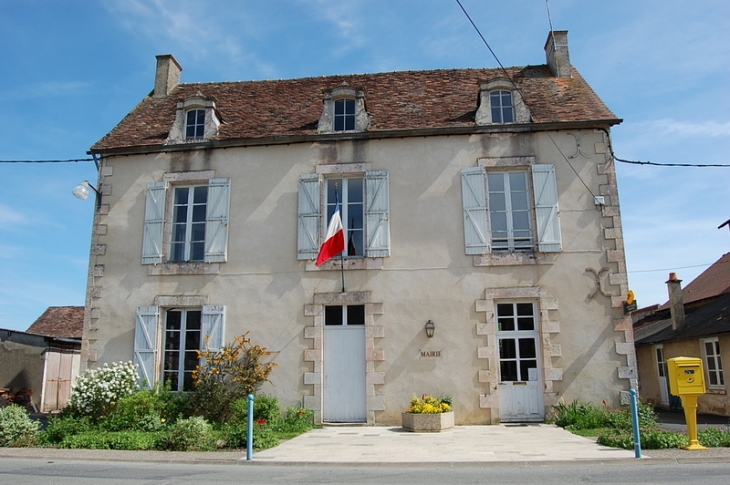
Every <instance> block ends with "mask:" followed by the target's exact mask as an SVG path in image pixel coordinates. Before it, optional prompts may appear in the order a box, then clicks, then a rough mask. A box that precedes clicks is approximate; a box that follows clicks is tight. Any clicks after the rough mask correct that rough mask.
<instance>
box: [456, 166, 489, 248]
mask: <svg viewBox="0 0 730 485" xmlns="http://www.w3.org/2000/svg"><path fill="white" fill-rule="evenodd" d="M486 179H487V175H486V172H485V171H484V169H483V168H481V167H469V168H463V169H462V170H461V198H462V205H463V208H464V243H465V248H466V254H486V253H488V252H489V239H488V235H489V233H488V232H487V194H486V191H487V189H486V187H487V184H486Z"/></svg>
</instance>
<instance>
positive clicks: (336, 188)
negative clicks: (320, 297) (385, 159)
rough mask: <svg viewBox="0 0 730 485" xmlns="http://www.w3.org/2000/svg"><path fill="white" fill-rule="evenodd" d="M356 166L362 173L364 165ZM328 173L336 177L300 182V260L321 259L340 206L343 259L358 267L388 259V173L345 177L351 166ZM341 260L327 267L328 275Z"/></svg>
mask: <svg viewBox="0 0 730 485" xmlns="http://www.w3.org/2000/svg"><path fill="white" fill-rule="evenodd" d="M352 165H357V166H358V167H356V168H362V165H363V164H352ZM320 167H322V166H320ZM320 167H318V169H319V168H320ZM324 167H330V168H332V170H333V172H330V173H326V174H323V173H318V174H311V175H302V176H301V177H300V178H299V208H298V213H299V217H298V221H299V222H298V231H297V258H298V259H300V260H314V259H316V257H317V254H318V252H319V248H320V245H321V244H322V241H323V239H324V235H325V232H326V229H327V225H328V224H329V220H330V218H331V217H332V215H333V214H334V211H335V207H336V205H337V204H338V203H339V205H340V215H341V218H342V226H343V228H344V230H345V238H346V240H347V241H346V242H347V244H346V249H345V251H344V252H343V256H344V257H345V258H347V259H350V260H355V261H357V260H360V261H362V260H364V259H365V258H382V257H385V256H388V255H389V254H390V221H389V219H390V216H389V211H390V209H389V200H388V172H385V171H369V170H365V171H363V172H360V173H357V172H345V170H347V168H346V167H347V164H340V165H333V166H324ZM323 170H324V171H327V170H328V169H327V168H324V169H323ZM325 175H326V177H325ZM339 260H340V258H339V257H335V258H332V259H331V260H330V261H331V263H330V262H327V263H325V265H323V266H322V267H323V268H325V269H326V268H327V267H328V265H330V266H331V265H337V264H339V263H338V261H339ZM355 264H356V265H357V263H355ZM354 267H356V266H348V268H354ZM363 267H364V266H363Z"/></svg>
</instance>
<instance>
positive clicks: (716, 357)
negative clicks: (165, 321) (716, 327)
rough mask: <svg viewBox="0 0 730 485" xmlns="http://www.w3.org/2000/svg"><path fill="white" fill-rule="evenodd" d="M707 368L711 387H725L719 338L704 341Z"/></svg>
mask: <svg viewBox="0 0 730 485" xmlns="http://www.w3.org/2000/svg"><path fill="white" fill-rule="evenodd" d="M702 344H703V345H704V349H703V350H704V354H705V367H706V368H707V370H706V373H707V382H708V384H709V387H724V386H725V377H724V375H723V372H722V358H721V357H720V342H719V340H718V339H717V337H714V338H708V339H703V340H702Z"/></svg>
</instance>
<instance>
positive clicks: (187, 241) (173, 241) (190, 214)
mask: <svg viewBox="0 0 730 485" xmlns="http://www.w3.org/2000/svg"><path fill="white" fill-rule="evenodd" d="M201 188H205V189H206V191H205V192H206V195H205V203H201V202H196V201H195V197H196V192H197V191H198V189H201ZM172 189H173V190H172V216H171V220H170V226H171V230H172V237H171V238H170V249H169V252H168V255H169V256H168V259H169V261H174V262H176V263H187V262H191V261H199V262H202V261H204V259H205V240H206V238H205V225H206V219H205V218H204V219H202V220H199V221H195V220H193V218H194V216H195V208H196V207H200V206H203V205H204V206H205V209H206V213H207V208H208V190H207V189H208V186H207V185H200V184H195V185H176V186H174V187H173V188H172ZM182 189H187V190H188V195H187V200H186V201H185V202H184V203H182V204H180V203H178V200H177V198H178V193H179V191H181V190H182ZM183 207H184V208H185V211H186V217H185V221H183V222H179V221H177V212H178V211H179V210H181V209H182V208H183ZM201 224H202V225H203V239H202V240H193V237H194V235H195V232H196V231H195V230H194V229H195V227H194V226H195V225H201ZM180 230H182V231H183V236H182V239H181V240H178V231H180ZM194 244H202V246H203V251H202V254H201V257H200V258H197V259H194V258H193V245H194ZM178 245H182V257H181V258H176V257H174V255H175V253H177V252H178V251H176V250H175V246H178Z"/></svg>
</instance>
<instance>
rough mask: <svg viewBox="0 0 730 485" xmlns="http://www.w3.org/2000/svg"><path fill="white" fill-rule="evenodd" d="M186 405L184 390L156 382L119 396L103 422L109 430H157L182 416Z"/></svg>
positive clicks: (104, 426)
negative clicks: (172, 389) (171, 388)
mask: <svg viewBox="0 0 730 485" xmlns="http://www.w3.org/2000/svg"><path fill="white" fill-rule="evenodd" d="M186 406H187V395H186V394H185V393H174V392H172V391H171V390H170V386H169V385H167V386H165V387H161V386H157V387H155V388H154V389H145V390H142V391H137V392H135V393H134V394H131V395H129V396H125V397H123V398H122V399H120V400H119V403H118V404H117V406H116V407H115V408H114V409H113V410H112V411H111V412H110V413H109V415H108V416H106V417H104V418H103V420H102V425H103V428H104V429H105V430H107V431H132V430H136V431H158V430H160V429H161V428H162V427H163V426H164V425H165V424H166V423H173V422H175V421H177V419H179V418H181V417H183V416H184V411H185V408H186Z"/></svg>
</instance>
